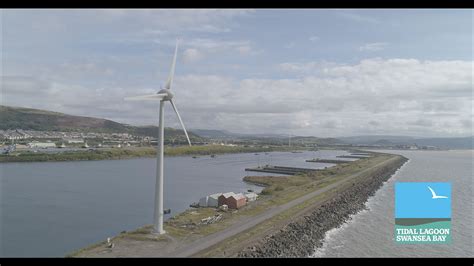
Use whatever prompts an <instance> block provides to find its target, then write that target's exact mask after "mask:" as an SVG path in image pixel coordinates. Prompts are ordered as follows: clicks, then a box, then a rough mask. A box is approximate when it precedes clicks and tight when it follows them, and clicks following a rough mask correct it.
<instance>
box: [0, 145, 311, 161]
mask: <svg viewBox="0 0 474 266" xmlns="http://www.w3.org/2000/svg"><path fill="white" fill-rule="evenodd" d="M293 150H305V149H304V148H303V147H291V148H288V147H286V146H273V147H268V148H263V147H222V146H220V145H209V146H193V147H188V146H179V147H165V151H164V154H165V157H178V156H198V157H199V156H211V155H217V154H238V153H255V152H290V151H293ZM155 157H156V147H140V148H135V147H134V148H121V149H119V148H115V149H101V150H81V151H65V152H59V153H40V152H38V153H33V152H31V151H26V152H25V153H22V154H20V155H0V164H1V163H29V162H71V161H104V160H124V159H138V158H155Z"/></svg>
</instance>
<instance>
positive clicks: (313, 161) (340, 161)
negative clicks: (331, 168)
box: [306, 158, 353, 164]
mask: <svg viewBox="0 0 474 266" xmlns="http://www.w3.org/2000/svg"><path fill="white" fill-rule="evenodd" d="M306 161H307V162H309V163H335V164H338V163H350V162H353V161H348V160H335V159H319V158H318V159H310V160H306Z"/></svg>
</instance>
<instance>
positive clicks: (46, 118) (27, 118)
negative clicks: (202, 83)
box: [0, 105, 202, 140]
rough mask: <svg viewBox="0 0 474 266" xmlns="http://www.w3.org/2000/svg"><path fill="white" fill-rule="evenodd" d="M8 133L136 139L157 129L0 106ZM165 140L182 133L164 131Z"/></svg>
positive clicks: (1, 127) (1, 123)
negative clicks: (126, 135)
mask: <svg viewBox="0 0 474 266" xmlns="http://www.w3.org/2000/svg"><path fill="white" fill-rule="evenodd" d="M8 129H23V130H40V131H66V132H68V131H74V132H98V133H129V134H134V135H139V136H152V137H157V136H158V127H157V126H143V127H136V126H131V125H126V124H121V123H118V122H115V121H111V120H107V119H102V118H94V117H85V116H75V115H68V114H63V113H58V112H51V111H45V110H39V109H31V108H22V107H10V106H1V105H0V130H8ZM188 134H189V137H190V138H191V140H193V139H194V140H202V138H201V137H199V136H197V135H195V134H194V133H193V132H188ZM165 136H166V137H167V138H177V137H183V138H184V133H183V131H182V130H180V129H174V128H165Z"/></svg>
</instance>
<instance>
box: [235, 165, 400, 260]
mask: <svg viewBox="0 0 474 266" xmlns="http://www.w3.org/2000/svg"><path fill="white" fill-rule="evenodd" d="M407 161H408V159H407V158H405V157H403V156H399V157H398V158H397V159H396V160H394V161H392V162H390V163H389V164H387V165H385V166H383V167H380V168H378V169H376V170H374V172H372V173H371V174H370V175H369V176H367V177H361V178H357V179H356V182H354V183H353V184H352V185H351V186H349V187H348V188H347V189H345V190H343V191H341V192H340V193H337V195H336V196H335V197H333V198H332V199H330V200H328V201H327V202H325V203H323V204H322V205H320V206H318V207H316V208H315V209H313V210H311V211H309V212H307V213H306V214H305V215H302V216H300V217H299V218H296V219H294V220H293V221H292V222H290V223H289V224H287V225H286V226H285V227H283V228H282V229H280V230H278V231H276V232H274V233H272V234H270V235H267V236H265V237H264V238H263V239H261V240H260V241H258V242H257V243H254V244H252V245H251V246H248V247H246V248H245V249H244V250H243V251H241V252H239V253H238V254H237V256H238V257H308V256H309V255H311V254H313V253H314V251H315V248H318V247H321V246H322V244H323V240H324V236H325V234H326V232H327V231H329V230H331V229H333V228H336V227H339V226H341V225H342V224H343V223H345V222H346V221H347V219H348V218H349V217H350V216H351V215H352V214H356V213H357V212H359V211H361V210H362V209H364V208H365V203H366V201H367V199H368V198H369V197H371V196H373V195H374V194H375V192H376V191H377V190H378V189H379V188H380V187H381V186H382V185H383V183H384V182H385V181H387V180H388V179H390V177H391V176H392V175H393V174H394V173H395V172H396V171H397V170H398V169H399V168H400V167H401V166H402V165H403V164H404V163H405V162H407Z"/></svg>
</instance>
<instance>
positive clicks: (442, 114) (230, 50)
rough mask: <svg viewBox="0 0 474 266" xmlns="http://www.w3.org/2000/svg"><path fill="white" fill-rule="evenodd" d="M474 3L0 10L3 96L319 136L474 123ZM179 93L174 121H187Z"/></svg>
mask: <svg viewBox="0 0 474 266" xmlns="http://www.w3.org/2000/svg"><path fill="white" fill-rule="evenodd" d="M472 17H473V11H472V10H457V9H448V10H442V9H436V10H430V9H416V10H409V9H406V10H401V9H395V10H392V9H379V10H377V9H375V10H364V9H354V10H352V9H287V10H286V9H256V10H250V9H243V10H235V9H221V10H219V9H218V10H206V9H197V10H195V9H130V10H127V9H96V10H93V9H87V10H80V9H78V10H62V9H54V10H48V9H41V10H28V9H22V10H14V9H9V10H2V11H1V15H0V19H1V36H2V38H1V49H0V51H1V62H2V64H1V68H0V75H1V78H2V79H1V98H0V103H1V104H2V105H8V106H21V107H30V108H39V109H46V110H52V111H58V112H64V113H67V114H72V115H81V116H91V117H100V118H106V119H111V120H114V121H117V122H121V123H127V124H131V125H156V124H157V122H158V103H155V102H127V101H124V100H123V98H124V97H127V96H135V95H141V94H150V93H155V92H157V91H158V90H160V86H163V85H164V83H165V82H166V80H167V77H168V73H169V69H170V64H171V60H172V56H173V52H174V46H175V42H176V39H177V38H179V39H180V47H179V51H178V59H177V66H176V74H175V79H174V83H173V88H172V90H173V93H174V94H175V101H176V104H177V106H178V109H179V112H180V114H181V117H182V118H183V120H184V123H185V124H186V127H187V128H189V129H196V128H199V129H218V130H228V131H231V132H237V133H278V134H294V135H307V136H318V137H340V136H354V135H405V136H417V137H461V136H471V135H472V126H473V125H472V119H473V109H472V106H473V97H472V92H473V85H472V77H473V59H472V52H473V38H474V37H473V20H472ZM172 112H173V111H172V109H171V107H170V106H169V105H167V106H166V108H165V125H166V126H169V127H175V128H178V127H179V121H178V119H177V118H176V116H175V115H174V113H172Z"/></svg>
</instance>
